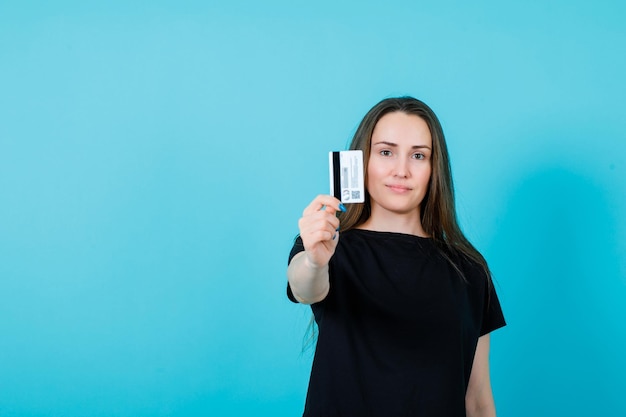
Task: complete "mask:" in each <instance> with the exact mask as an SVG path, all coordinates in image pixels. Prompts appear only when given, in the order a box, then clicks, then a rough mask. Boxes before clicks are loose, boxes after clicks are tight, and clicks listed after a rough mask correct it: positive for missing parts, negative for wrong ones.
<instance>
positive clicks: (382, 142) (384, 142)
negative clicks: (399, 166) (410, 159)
mask: <svg viewBox="0 0 626 417" xmlns="http://www.w3.org/2000/svg"><path fill="white" fill-rule="evenodd" d="M376 145H387V146H391V147H396V146H398V144H397V143H393V142H388V141H386V140H381V141H380V142H376V143H374V146H376ZM411 149H430V146H428V145H413V146H411Z"/></svg>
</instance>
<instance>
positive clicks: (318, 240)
mask: <svg viewBox="0 0 626 417" xmlns="http://www.w3.org/2000/svg"><path fill="white" fill-rule="evenodd" d="M338 211H345V207H344V206H343V204H341V202H340V201H339V200H337V199H336V198H335V197H333V196H330V195H318V196H317V197H315V199H314V200H313V201H312V202H311V204H309V205H308V206H307V208H305V209H304V212H303V213H302V217H301V218H300V220H299V221H298V227H299V228H300V237H301V238H302V243H303V244H304V251H305V255H306V260H305V262H307V263H308V266H309V267H312V268H322V267H324V266H326V265H328V262H329V261H330V258H332V256H333V254H334V253H335V248H336V247H337V242H338V241H339V219H338V218H337V216H336V215H335V214H336V213H337V212H338Z"/></svg>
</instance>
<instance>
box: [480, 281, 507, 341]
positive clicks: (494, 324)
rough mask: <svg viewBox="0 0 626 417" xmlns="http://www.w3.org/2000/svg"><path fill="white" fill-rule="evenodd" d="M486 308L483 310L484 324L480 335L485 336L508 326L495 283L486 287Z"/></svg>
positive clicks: (490, 283)
mask: <svg viewBox="0 0 626 417" xmlns="http://www.w3.org/2000/svg"><path fill="white" fill-rule="evenodd" d="M485 293H486V297H485V307H484V310H483V322H482V325H481V328H480V335H481V336H484V335H486V334H487V333H491V332H492V331H494V330H497V329H499V328H501V327H504V326H506V320H505V319H504V314H503V313H502V307H501V306H500V300H499V299H498V295H497V294H496V289H495V286H494V284H493V282H492V281H491V282H489V283H488V284H487V285H486V287H485Z"/></svg>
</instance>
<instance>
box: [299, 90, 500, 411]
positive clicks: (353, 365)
mask: <svg viewBox="0 0 626 417" xmlns="http://www.w3.org/2000/svg"><path fill="white" fill-rule="evenodd" d="M350 149H361V150H362V151H363V153H364V158H365V161H364V162H365V166H366V175H365V184H366V190H367V195H366V201H365V203H364V204H352V205H349V207H348V208H347V209H346V207H344V206H343V205H342V204H341V203H340V201H338V200H337V199H335V198H334V197H332V196H328V195H320V196H318V197H316V198H315V199H314V200H313V201H312V202H311V204H310V205H309V206H308V207H307V208H306V209H305V210H304V213H303V215H302V218H301V219H300V221H299V228H300V235H299V237H298V238H297V239H296V242H295V244H294V247H293V249H292V251H291V254H290V256H289V267H288V269H287V276H288V286H287V294H288V296H289V298H290V299H291V300H292V301H294V302H300V303H304V304H310V305H311V308H312V310H313V314H314V317H315V321H316V323H317V325H318V329H319V333H318V340H317V346H316V351H315V358H314V360H313V367H312V370H311V378H310V381H309V389H308V393H307V399H306V404H305V410H304V416H320V417H321V416H324V417H333V416H384V417H394V416H428V417H434V416H446V417H451V416H466V415H467V416H495V406H494V401H493V395H492V391H491V384H490V380H489V333H490V332H491V331H493V330H495V329H497V328H500V327H502V326H504V325H505V321H504V317H503V315H502V311H501V308H500V304H499V301H498V297H497V295H496V293H495V290H494V287H493V285H492V283H491V278H490V272H489V269H488V267H487V263H486V262H485V259H484V258H483V257H482V255H481V254H480V253H479V252H478V251H477V250H476V249H475V248H474V247H473V246H472V244H471V243H470V242H469V241H468V240H467V239H466V238H465V236H464V235H463V233H462V232H461V230H460V228H459V226H458V224H457V220H456V213H455V207H454V188H453V184H452V176H451V172H450V164H449V158H448V151H447V147H446V143H445V139H444V135H443V131H442V129H441V124H440V123H439V120H438V119H437V117H436V116H435V114H434V113H433V111H432V110H431V109H430V108H429V107H428V106H427V105H426V104H424V103H423V102H421V101H419V100H417V99H414V98H412V97H401V98H391V99H385V100H383V101H381V102H380V103H378V104H377V105H376V106H374V107H373V108H372V109H371V110H370V111H369V112H368V113H367V115H366V116H365V118H364V119H363V121H362V122H361V124H360V125H359V128H358V129H357V132H356V133H355V135H354V138H353V140H352V144H351V146H350Z"/></svg>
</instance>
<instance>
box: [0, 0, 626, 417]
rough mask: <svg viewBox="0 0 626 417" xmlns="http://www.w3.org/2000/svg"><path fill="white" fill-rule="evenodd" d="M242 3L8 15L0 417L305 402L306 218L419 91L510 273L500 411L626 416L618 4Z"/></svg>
mask: <svg viewBox="0 0 626 417" xmlns="http://www.w3.org/2000/svg"><path fill="white" fill-rule="evenodd" d="M129 3H132V5H131V4H129ZM221 3H222V2H201V1H198V2H164V1H151V2H121V1H118V2H97V3H94V4H89V3H87V2H82V1H81V2H78V1H76V2H71V1H56V2H47V3H46V2H18V1H2V2H0V297H1V299H0V415H3V416H35V415H36V416H48V415H49V416H52V415H54V416H63V415H64V416H110V415H117V416H195V415H198V416H199V415H215V416H221V415H224V416H238V415H272V416H295V415H299V413H300V412H301V409H302V405H303V402H304V396H305V392H306V385H307V382H308V372H309V369H310V362H311V358H312V352H311V351H307V352H304V353H301V348H302V344H303V337H304V333H305V329H306V326H307V324H308V320H309V317H310V313H309V310H308V308H306V307H302V306H298V305H292V304H290V303H289V302H288V301H287V299H286V297H285V283H286V277H285V267H286V260H287V254H288V251H289V249H290V247H291V244H292V239H293V237H294V236H295V234H296V233H297V219H298V217H299V216H300V213H301V211H302V209H303V208H304V206H305V205H306V204H307V203H308V202H309V201H310V200H311V199H312V198H313V197H314V196H315V195H316V194H318V193H325V192H327V189H328V180H327V152H328V151H329V150H338V149H342V148H344V147H345V146H346V144H347V143H348V141H349V140H350V138H351V135H352V134H353V132H354V130H355V128H356V126H357V124H358V122H359V121H360V119H361V117H362V116H363V115H364V114H365V112H366V111H367V110H368V109H369V108H370V107H371V106H372V105H374V104H375V103H376V102H377V101H379V100H380V99H382V98H384V97H388V96H393V95H402V94H410V95H414V96H416V97H419V98H421V99H423V100H424V101H426V102H427V103H429V104H430V105H431V106H432V107H433V108H434V110H435V112H436V113H437V114H438V115H439V117H440V118H441V120H442V123H443V126H444V131H445V132H446V135H447V138H448V143H449V148H450V153H451V158H452V164H453V171H454V175H455V181H456V188H457V198H458V210H459V217H460V220H461V222H462V224H463V227H464V230H465V231H466V233H467V235H468V236H469V237H470V239H471V240H472V241H473V242H474V243H475V244H476V246H477V247H478V248H479V249H480V250H481V251H482V252H483V254H484V255H485V256H486V258H487V259H488V261H489V262H490V265H491V267H492V269H493V272H494V275H495V278H496V280H497V285H498V286H497V288H498V291H499V294H500V298H501V301H502V305H503V307H504V310H505V313H506V317H507V320H508V323H509V325H508V327H506V328H505V329H502V330H499V331H497V332H496V333H494V335H493V337H492V356H491V358H492V378H493V389H494V393H495V396H496V402H497V405H498V409H499V414H500V415H502V416H591V415H602V416H623V415H626V403H625V402H624V401H623V393H624V391H625V389H626V355H625V354H624V353H625V352H626V312H625V309H624V305H625V303H624V301H625V299H626V216H624V213H625V210H626V198H625V190H626V168H625V160H626V133H625V132H626V118H625V117H624V111H625V105H624V97H626V82H625V81H624V74H626V28H625V26H624V20H625V17H626V9H625V7H624V6H623V2H620V1H617V0H615V1H598V2H589V1H584V2H583V1H550V0H547V1H529V2H526V1H525V2H515V3H512V4H506V5H505V4H503V3H502V2H497V1H479V2H469V3H468V2H460V1H459V2H450V1H440V2H426V1H404V2H393V3H388V4H386V5H384V4H383V3H381V2H362V1H354V0H352V1H346V2H342V3H340V4H339V3H337V2H331V1H320V2H300V1H268V2H252V1H250V2H244V1H232V2H229V3H228V5H223V4H221Z"/></svg>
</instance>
